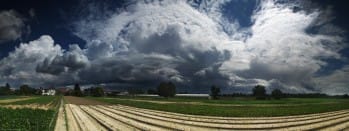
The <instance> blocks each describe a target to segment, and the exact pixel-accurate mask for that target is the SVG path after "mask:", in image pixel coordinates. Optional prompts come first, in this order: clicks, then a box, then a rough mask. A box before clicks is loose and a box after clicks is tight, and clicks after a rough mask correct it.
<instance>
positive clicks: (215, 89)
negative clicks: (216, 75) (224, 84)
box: [210, 85, 221, 99]
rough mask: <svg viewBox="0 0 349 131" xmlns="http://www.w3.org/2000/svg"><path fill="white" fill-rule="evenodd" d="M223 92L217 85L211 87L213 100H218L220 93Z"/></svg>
mask: <svg viewBox="0 0 349 131" xmlns="http://www.w3.org/2000/svg"><path fill="white" fill-rule="evenodd" d="M220 92H221V89H220V88H219V87H217V86H215V85H213V86H212V87H211V94H210V95H211V97H212V98H213V99H218V96H219V93H220Z"/></svg>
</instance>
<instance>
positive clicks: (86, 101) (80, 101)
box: [64, 96, 107, 105]
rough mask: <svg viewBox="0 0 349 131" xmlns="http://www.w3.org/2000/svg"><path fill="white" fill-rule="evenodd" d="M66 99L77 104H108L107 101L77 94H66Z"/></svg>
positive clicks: (69, 102)
mask: <svg viewBox="0 0 349 131" xmlns="http://www.w3.org/2000/svg"><path fill="white" fill-rule="evenodd" d="M64 99H65V100H66V101H67V103H68V104H76V105H106V104H107V103H104V102H100V101H96V100H90V99H86V98H83V97H75V96H64Z"/></svg>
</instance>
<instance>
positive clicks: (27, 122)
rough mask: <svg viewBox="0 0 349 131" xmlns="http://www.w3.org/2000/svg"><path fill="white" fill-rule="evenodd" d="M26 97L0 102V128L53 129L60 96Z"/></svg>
mask: <svg viewBox="0 0 349 131" xmlns="http://www.w3.org/2000/svg"><path fill="white" fill-rule="evenodd" d="M26 98H30V99H25V100H21V101H14V102H9V103H2V104H0V116H1V117H0V130H53V129H54V126H55V121H56V115H57V107H58V105H59V100H60V99H61V97H58V96H35V97H26Z"/></svg>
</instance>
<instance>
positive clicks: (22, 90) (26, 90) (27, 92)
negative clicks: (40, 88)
mask: <svg viewBox="0 0 349 131" xmlns="http://www.w3.org/2000/svg"><path fill="white" fill-rule="evenodd" d="M34 92H35V89H33V88H31V87H29V86H28V85H21V86H20V87H19V93H20V94H21V95H32V94H34Z"/></svg>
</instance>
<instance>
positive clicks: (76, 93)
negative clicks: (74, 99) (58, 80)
mask: <svg viewBox="0 0 349 131" xmlns="http://www.w3.org/2000/svg"><path fill="white" fill-rule="evenodd" d="M74 96H79V97H81V96H82V92H81V89H80V85H79V84H75V85H74Z"/></svg>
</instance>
